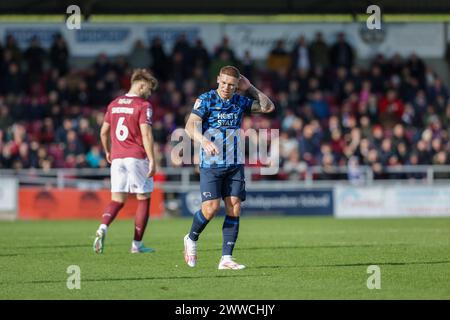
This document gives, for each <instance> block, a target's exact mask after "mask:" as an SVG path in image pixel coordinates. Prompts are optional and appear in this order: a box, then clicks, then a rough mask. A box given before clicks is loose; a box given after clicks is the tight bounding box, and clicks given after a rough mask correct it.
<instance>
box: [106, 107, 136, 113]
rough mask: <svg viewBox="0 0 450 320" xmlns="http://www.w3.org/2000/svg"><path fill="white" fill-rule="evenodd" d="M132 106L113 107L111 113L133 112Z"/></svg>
mask: <svg viewBox="0 0 450 320" xmlns="http://www.w3.org/2000/svg"><path fill="white" fill-rule="evenodd" d="M133 112H134V108H127V107H114V108H112V110H111V113H112V114H114V113H126V114H133Z"/></svg>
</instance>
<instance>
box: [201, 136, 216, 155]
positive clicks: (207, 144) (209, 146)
mask: <svg viewBox="0 0 450 320" xmlns="http://www.w3.org/2000/svg"><path fill="white" fill-rule="evenodd" d="M202 148H203V149H204V150H205V151H206V153H207V154H208V155H212V156H213V155H215V154H219V148H217V146H216V145H215V144H214V142H211V141H209V140H208V139H203V140H202Z"/></svg>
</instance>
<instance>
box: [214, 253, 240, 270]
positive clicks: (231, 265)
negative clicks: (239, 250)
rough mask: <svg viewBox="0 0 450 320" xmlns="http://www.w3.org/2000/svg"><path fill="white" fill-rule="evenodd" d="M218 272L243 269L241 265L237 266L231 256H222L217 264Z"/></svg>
mask: <svg viewBox="0 0 450 320" xmlns="http://www.w3.org/2000/svg"><path fill="white" fill-rule="evenodd" d="M218 269H219V270H242V269H245V266H244V265H243V264H239V263H237V262H236V261H234V260H233V258H232V257H231V256H222V258H220V262H219V268H218Z"/></svg>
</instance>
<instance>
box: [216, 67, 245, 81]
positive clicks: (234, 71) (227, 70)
mask: <svg viewBox="0 0 450 320" xmlns="http://www.w3.org/2000/svg"><path fill="white" fill-rule="evenodd" d="M219 74H226V75H227V76H230V77H234V78H237V79H239V78H240V77H241V73H240V72H239V69H238V68H236V67H233V66H225V67H222V68H221V69H220V72H219Z"/></svg>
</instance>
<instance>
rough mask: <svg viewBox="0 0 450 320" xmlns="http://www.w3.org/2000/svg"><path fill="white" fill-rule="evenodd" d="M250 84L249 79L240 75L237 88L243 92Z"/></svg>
mask: <svg viewBox="0 0 450 320" xmlns="http://www.w3.org/2000/svg"><path fill="white" fill-rule="evenodd" d="M251 86H252V84H251V82H250V80H248V79H247V78H246V77H244V76H243V75H241V77H240V78H239V84H238V90H239V91H242V92H245V91H247V90H248V89H250V87H251Z"/></svg>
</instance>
